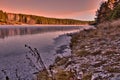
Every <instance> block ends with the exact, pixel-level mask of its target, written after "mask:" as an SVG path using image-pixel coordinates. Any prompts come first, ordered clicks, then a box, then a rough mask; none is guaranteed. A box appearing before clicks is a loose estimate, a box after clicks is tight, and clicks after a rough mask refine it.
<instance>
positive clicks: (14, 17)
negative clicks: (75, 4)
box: [0, 10, 94, 25]
mask: <svg viewBox="0 0 120 80" xmlns="http://www.w3.org/2000/svg"><path fill="white" fill-rule="evenodd" d="M93 22H94V21H81V20H74V19H59V18H48V17H43V16H36V15H27V14H14V13H6V12H3V11H2V10H0V23H1V24H56V25H83V24H92V23H93Z"/></svg>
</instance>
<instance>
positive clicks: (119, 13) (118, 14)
mask: <svg viewBox="0 0 120 80" xmlns="http://www.w3.org/2000/svg"><path fill="white" fill-rule="evenodd" d="M118 18H120V4H119V5H117V6H116V7H115V8H114V10H113V11H112V14H111V19H118Z"/></svg>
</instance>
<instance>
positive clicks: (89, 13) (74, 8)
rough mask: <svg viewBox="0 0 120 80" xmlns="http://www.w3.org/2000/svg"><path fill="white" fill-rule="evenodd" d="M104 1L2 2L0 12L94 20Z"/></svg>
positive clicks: (49, 0)
mask: <svg viewBox="0 0 120 80" xmlns="http://www.w3.org/2000/svg"><path fill="white" fill-rule="evenodd" d="M101 1H103V0H0V10H3V11H6V12H11V13H24V14H32V15H38V16H45V17H55V18H70V19H78V20H94V18H95V14H96V10H97V9H98V8H99V6H100V3H101Z"/></svg>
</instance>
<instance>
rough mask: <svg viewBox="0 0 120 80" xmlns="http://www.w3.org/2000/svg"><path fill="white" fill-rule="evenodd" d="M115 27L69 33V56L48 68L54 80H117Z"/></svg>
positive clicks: (119, 47) (119, 50)
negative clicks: (70, 51)
mask: <svg viewBox="0 0 120 80" xmlns="http://www.w3.org/2000/svg"><path fill="white" fill-rule="evenodd" d="M119 25H120V24H118V21H114V22H107V23H102V24H99V25H98V26H97V28H96V29H89V30H86V29H85V30H83V31H81V32H79V33H75V34H72V35H71V36H72V39H71V44H70V47H71V50H72V54H71V55H70V56H67V57H62V58H59V57H57V58H56V60H55V63H54V65H52V66H51V71H52V72H53V73H52V74H54V78H55V80H120V57H119V56H120V26H119ZM48 80H52V79H48Z"/></svg>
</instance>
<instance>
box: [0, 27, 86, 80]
mask: <svg viewBox="0 0 120 80" xmlns="http://www.w3.org/2000/svg"><path fill="white" fill-rule="evenodd" d="M83 28H84V26H1V27H0V80H5V77H6V76H9V78H10V79H11V80H16V78H17V77H16V74H18V75H19V77H21V79H22V78H23V80H24V79H25V80H31V79H32V78H33V76H32V74H33V73H34V72H35V69H33V68H32V67H31V66H30V65H29V62H28V60H27V59H26V54H28V52H29V50H28V49H26V48H25V44H27V45H30V46H31V47H32V48H37V49H38V51H39V53H40V54H41V57H42V59H43V61H44V63H45V65H46V66H48V65H50V64H52V62H53V60H54V55H55V54H56V49H57V48H56V47H59V44H60V45H61V44H66V45H67V44H69V43H70V37H67V36H66V35H65V34H66V33H73V32H77V31H79V30H81V29H83ZM60 35H63V36H60Z"/></svg>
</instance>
